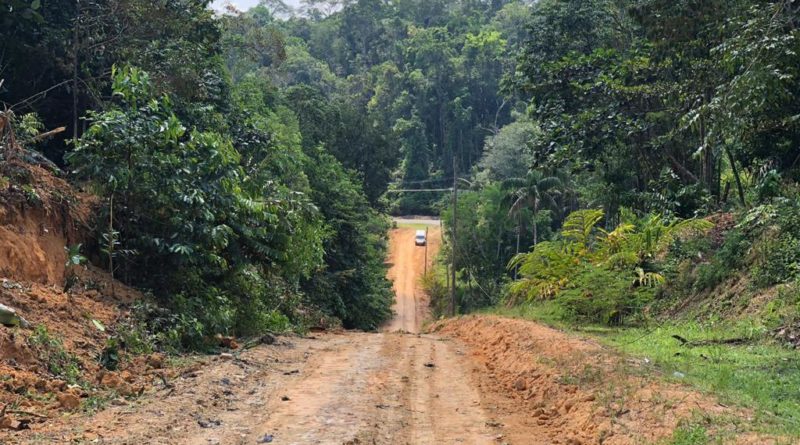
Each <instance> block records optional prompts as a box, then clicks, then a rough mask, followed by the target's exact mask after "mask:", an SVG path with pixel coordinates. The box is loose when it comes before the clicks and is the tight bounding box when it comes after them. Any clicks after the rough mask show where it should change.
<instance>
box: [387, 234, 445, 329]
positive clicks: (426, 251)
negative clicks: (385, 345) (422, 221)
mask: <svg viewBox="0 0 800 445" xmlns="http://www.w3.org/2000/svg"><path fill="white" fill-rule="evenodd" d="M403 221H415V220H403ZM426 221H427V220H426ZM428 222H431V224H429V226H428V245H427V246H416V245H414V235H415V233H416V230H417V229H412V228H402V227H401V228H398V229H393V230H392V231H391V233H390V243H389V264H391V268H390V269H389V279H391V280H392V282H393V283H394V292H395V295H396V299H395V304H394V312H395V317H394V319H393V320H392V321H391V322H390V323H389V324H388V325H386V327H385V328H384V331H386V332H398V331H401V332H410V333H418V332H420V329H421V328H422V324H423V323H424V321H425V320H426V319H427V317H428V300H427V298H426V296H425V294H424V293H423V292H422V289H420V286H419V279H420V277H421V276H422V274H423V273H424V272H425V270H426V264H427V267H430V265H431V264H432V263H433V259H434V258H436V254H437V253H438V252H439V247H440V246H441V229H440V228H439V226H438V223H437V222H436V221H433V220H431V221H428ZM426 262H427V263H426Z"/></svg>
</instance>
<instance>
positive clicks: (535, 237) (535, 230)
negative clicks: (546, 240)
mask: <svg viewBox="0 0 800 445" xmlns="http://www.w3.org/2000/svg"><path fill="white" fill-rule="evenodd" d="M538 215H539V201H538V200H534V202H533V248H534V249H535V248H536V245H537V244H539V224H538V223H537V222H536V217H537V216H538Z"/></svg>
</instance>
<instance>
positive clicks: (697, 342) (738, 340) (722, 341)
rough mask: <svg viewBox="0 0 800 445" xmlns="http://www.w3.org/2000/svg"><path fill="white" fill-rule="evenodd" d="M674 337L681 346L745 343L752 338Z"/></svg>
mask: <svg viewBox="0 0 800 445" xmlns="http://www.w3.org/2000/svg"><path fill="white" fill-rule="evenodd" d="M672 338H674V339H675V340H678V341H679V342H681V346H688V347H690V348H692V347H696V346H709V345H743V344H745V343H750V342H751V341H752V340H751V339H749V338H723V339H719V340H693V341H690V340H687V339H685V338H683V337H681V336H680V335H677V334H675V335H673V336H672Z"/></svg>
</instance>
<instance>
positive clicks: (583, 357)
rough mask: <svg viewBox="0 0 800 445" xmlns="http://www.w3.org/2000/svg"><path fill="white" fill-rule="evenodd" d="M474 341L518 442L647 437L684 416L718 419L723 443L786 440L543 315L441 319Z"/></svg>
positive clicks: (487, 387)
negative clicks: (543, 321)
mask: <svg viewBox="0 0 800 445" xmlns="http://www.w3.org/2000/svg"><path fill="white" fill-rule="evenodd" d="M433 329H434V330H435V331H436V332H437V333H438V334H440V335H444V336H447V337H451V338H454V339H457V340H458V341H459V342H463V343H464V344H465V345H467V346H468V347H469V350H470V351H471V359H472V360H473V361H474V362H475V363H477V364H478V367H477V368H476V370H475V373H474V378H475V380H476V381H477V382H478V385H479V387H480V389H481V393H482V394H483V395H484V396H485V399H484V403H485V404H489V405H496V406H497V407H498V410H499V411H498V415H499V417H500V418H502V419H503V422H504V423H505V426H506V428H505V432H506V434H507V436H508V441H509V443H514V444H521V443H524V444H642V443H657V442H659V441H661V440H664V439H666V438H668V437H670V436H671V435H672V433H673V431H674V429H675V428H676V427H677V426H678V424H679V422H680V421H681V420H682V419H686V420H692V419H695V420H697V419H698V418H701V419H702V418H705V419H714V421H713V422H711V423H710V424H709V425H710V426H709V428H710V434H711V435H713V436H714V437H716V438H719V439H720V440H721V441H722V442H723V443H741V444H768V443H776V440H775V439H773V438H769V437H763V436H759V435H757V434H754V433H751V432H750V431H749V428H748V424H749V415H750V413H748V412H747V411H745V410H736V409H733V408H730V407H726V406H723V405H721V404H719V403H717V402H716V401H715V400H714V399H713V397H710V396H707V395H704V394H701V393H698V392H696V391H693V390H692V389H690V388H688V387H686V386H682V385H678V384H670V383H665V382H663V380H662V381H659V380H658V379H657V378H656V377H657V373H658V371H657V370H656V369H654V368H653V367H652V366H651V365H649V364H648V363H646V362H644V361H638V360H632V359H626V358H625V357H622V356H620V355H618V354H616V353H614V352H612V351H609V350H608V349H606V348H603V347H602V346H600V345H599V344H597V343H595V342H592V341H590V340H586V339H582V338H579V337H576V336H571V335H568V334H565V333H563V332H560V331H557V330H554V329H550V328H548V327H545V326H541V325H539V324H536V323H532V322H528V321H523V320H513V319H505V318H500V317H491V316H475V317H464V318H460V319H456V320H450V321H445V322H441V323H439V324H437V325H435V326H434V327H433Z"/></svg>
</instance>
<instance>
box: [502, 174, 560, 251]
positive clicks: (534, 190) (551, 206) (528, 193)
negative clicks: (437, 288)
mask: <svg viewBox="0 0 800 445" xmlns="http://www.w3.org/2000/svg"><path fill="white" fill-rule="evenodd" d="M504 186H505V188H506V189H510V195H511V197H512V199H513V202H512V204H511V207H510V208H509V210H508V211H509V213H510V214H512V215H517V221H518V224H520V223H521V218H520V215H521V212H522V210H523V209H526V208H527V209H531V211H532V212H533V215H532V220H531V226H532V228H533V245H534V246H536V244H537V243H538V242H539V236H538V227H539V221H538V217H539V212H540V211H541V210H550V211H553V212H558V211H559V210H560V208H559V205H558V203H557V198H558V195H559V193H560V191H559V188H560V187H561V180H560V179H559V178H558V177H556V176H544V175H542V173H540V172H539V171H538V170H532V171H530V172H529V173H528V174H527V175H526V176H525V177H524V178H512V179H508V180H506V181H505V183H504ZM517 230H518V231H519V230H521V229H520V227H519V226H518V227H517ZM517 248H519V246H517Z"/></svg>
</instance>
